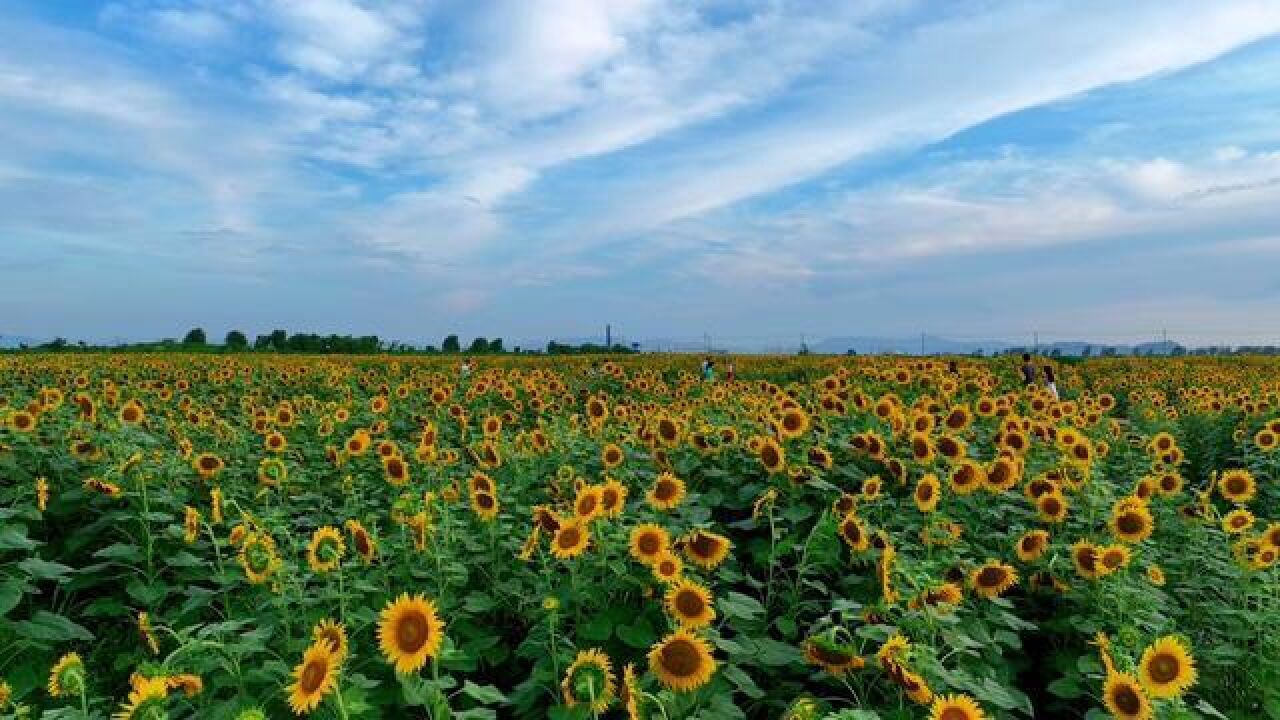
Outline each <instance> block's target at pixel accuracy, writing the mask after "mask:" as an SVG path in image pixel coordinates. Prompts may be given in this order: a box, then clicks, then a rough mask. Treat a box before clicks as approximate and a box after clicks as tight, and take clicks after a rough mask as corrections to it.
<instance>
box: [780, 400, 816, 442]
mask: <svg viewBox="0 0 1280 720" xmlns="http://www.w3.org/2000/svg"><path fill="white" fill-rule="evenodd" d="M777 427H778V434H779V435H781V436H782V437H784V438H787V439H788V440H794V439H796V438H798V437H800V436H802V435H804V434H805V433H807V432H809V427H810V422H809V414H808V413H806V412H805V411H804V410H801V409H800V408H798V407H791V408H787V409H786V410H785V411H783V413H782V417H781V418H780V419H779V420H778V424H777Z"/></svg>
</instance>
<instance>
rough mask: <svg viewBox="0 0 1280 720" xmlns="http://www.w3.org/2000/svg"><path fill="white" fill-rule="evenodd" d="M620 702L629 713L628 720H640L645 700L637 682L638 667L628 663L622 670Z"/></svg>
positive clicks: (619, 689)
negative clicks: (641, 708) (642, 704)
mask: <svg viewBox="0 0 1280 720" xmlns="http://www.w3.org/2000/svg"><path fill="white" fill-rule="evenodd" d="M618 701H619V702H621V703H622V707H623V709H624V710H626V711H627V720H640V707H641V703H642V702H644V698H643V697H642V696H641V694H640V687H639V682H638V681H637V680H636V666H635V665H634V664H632V663H627V664H626V666H625V667H623V668H622V685H621V687H619V688H618Z"/></svg>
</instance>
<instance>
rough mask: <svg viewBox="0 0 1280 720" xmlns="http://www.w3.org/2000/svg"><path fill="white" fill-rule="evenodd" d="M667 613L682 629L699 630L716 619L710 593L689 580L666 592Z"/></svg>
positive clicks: (682, 581) (678, 583)
mask: <svg viewBox="0 0 1280 720" xmlns="http://www.w3.org/2000/svg"><path fill="white" fill-rule="evenodd" d="M665 600H666V608H667V613H668V614H669V615H670V616H671V617H672V618H674V619H675V620H676V622H678V623H680V625H681V626H682V627H687V628H694V629H696V628H701V627H706V626H707V625H710V624H711V622H712V621H713V620H715V619H716V610H715V605H714V604H713V603H712V601H711V592H710V591H709V590H707V589H706V588H705V587H703V586H702V585H699V584H698V583H695V582H693V581H691V580H681V581H680V582H677V583H675V584H674V585H672V586H671V588H670V589H668V590H667V594H666V598H665Z"/></svg>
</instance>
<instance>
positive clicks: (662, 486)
mask: <svg viewBox="0 0 1280 720" xmlns="http://www.w3.org/2000/svg"><path fill="white" fill-rule="evenodd" d="M653 494H654V496H655V497H657V498H658V499H659V500H670V499H671V498H673V497H675V494H676V486H675V483H673V482H670V481H667V480H660V481H659V482H658V487H656V488H654V491H653Z"/></svg>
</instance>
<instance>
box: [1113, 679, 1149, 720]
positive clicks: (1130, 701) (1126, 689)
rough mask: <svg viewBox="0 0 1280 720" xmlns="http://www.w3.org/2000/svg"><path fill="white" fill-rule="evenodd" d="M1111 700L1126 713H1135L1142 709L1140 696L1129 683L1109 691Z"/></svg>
mask: <svg viewBox="0 0 1280 720" xmlns="http://www.w3.org/2000/svg"><path fill="white" fill-rule="evenodd" d="M1111 701H1112V702H1114V703H1115V705H1116V707H1118V708H1120V710H1121V712H1123V713H1125V714H1126V715H1137V714H1138V712H1139V711H1140V710H1142V698H1141V697H1139V696H1138V691H1137V690H1136V689H1135V688H1133V687H1132V686H1130V685H1121V686H1119V687H1117V688H1116V689H1115V690H1113V691H1112V693H1111Z"/></svg>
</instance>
